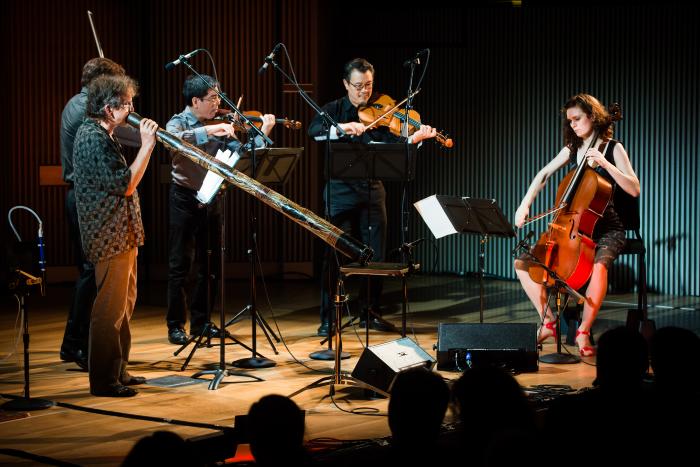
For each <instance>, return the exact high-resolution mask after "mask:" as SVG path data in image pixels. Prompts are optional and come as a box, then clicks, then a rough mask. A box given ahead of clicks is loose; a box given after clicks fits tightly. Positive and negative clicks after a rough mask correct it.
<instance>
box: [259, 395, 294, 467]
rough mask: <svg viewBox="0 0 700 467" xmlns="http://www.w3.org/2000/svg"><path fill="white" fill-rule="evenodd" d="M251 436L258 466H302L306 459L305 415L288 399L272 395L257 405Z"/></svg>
mask: <svg viewBox="0 0 700 467" xmlns="http://www.w3.org/2000/svg"><path fill="white" fill-rule="evenodd" d="M248 435H249V437H250V450H251V452H252V453H253V456H254V457H255V462H256V464H257V465H261V466H265V465H299V464H300V463H301V462H302V460H303V459H304V457H305V450H304V413H303V412H302V411H301V410H299V407H298V406H297V405H296V404H295V403H294V401H292V400H291V399H290V398H288V397H285V396H280V395H276V394H272V395H269V396H265V397H263V398H262V399H260V400H259V401H258V402H256V403H254V404H253V405H252V406H251V407H250V410H249V411H248Z"/></svg>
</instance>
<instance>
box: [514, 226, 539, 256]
mask: <svg viewBox="0 0 700 467" xmlns="http://www.w3.org/2000/svg"><path fill="white" fill-rule="evenodd" d="M534 235H535V232H533V231H532V230H531V231H529V232H528V233H527V235H525V238H523V239H522V240H520V241H519V242H518V244H517V245H515V248H513V251H511V252H510V254H511V255H513V256H515V253H517V252H518V250H519V249H521V248H523V247H525V246H529V245H530V244H529V243H528V242H529V241H530V239H531V238H532V237H533V236H534Z"/></svg>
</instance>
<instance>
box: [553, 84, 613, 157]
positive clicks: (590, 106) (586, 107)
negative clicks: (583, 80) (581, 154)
mask: <svg viewBox="0 0 700 467" xmlns="http://www.w3.org/2000/svg"><path fill="white" fill-rule="evenodd" d="M572 107H578V108H579V109H581V110H582V111H583V112H584V113H585V114H586V115H588V118H590V119H591V120H593V126H594V128H595V129H596V130H597V131H598V136H599V137H600V138H602V139H603V140H609V139H610V138H612V137H613V130H614V128H613V120H612V117H611V116H610V112H608V109H606V108H605V106H604V105H603V104H601V103H600V101H599V100H598V99H596V98H595V97H593V96H591V95H590V94H576V95H575V96H572V97H570V98H569V100H568V101H566V104H564V107H563V108H562V109H561V113H562V115H563V130H564V144H565V145H566V146H567V147H568V148H570V149H571V150H572V151H576V150H578V148H580V147H581V145H582V144H583V140H582V139H581V138H579V137H578V136H576V133H574V130H573V129H572V128H571V125H570V124H569V121H568V120H567V119H566V111H567V110H568V109H571V108H572Z"/></svg>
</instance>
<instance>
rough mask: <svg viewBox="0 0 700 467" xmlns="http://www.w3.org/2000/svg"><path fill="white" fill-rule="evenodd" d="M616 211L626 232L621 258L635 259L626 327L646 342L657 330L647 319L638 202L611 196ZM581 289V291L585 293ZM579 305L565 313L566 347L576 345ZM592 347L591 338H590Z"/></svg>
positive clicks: (620, 195) (618, 192)
mask: <svg viewBox="0 0 700 467" xmlns="http://www.w3.org/2000/svg"><path fill="white" fill-rule="evenodd" d="M613 202H614V204H615V210H616V211H617V213H618V215H619V216H620V220H621V221H622V224H623V225H624V227H625V231H626V232H627V243H626V244H625V248H624V249H623V250H622V252H620V255H636V256H637V308H630V309H628V310H627V322H626V325H627V327H629V328H630V329H636V330H638V331H639V332H641V333H642V335H643V336H644V337H645V338H647V340H648V339H650V338H651V335H652V334H653V333H654V331H655V330H656V325H655V324H654V321H652V320H650V319H649V316H648V313H647V269H646V253H647V250H646V247H645V246H644V240H643V239H642V235H641V233H640V226H641V222H640V215H639V198H638V197H637V198H634V197H632V196H630V195H628V194H627V193H626V192H624V191H623V190H621V189H617V190H615V193H614V195H613ZM585 287H586V286H584V290H585ZM582 311H583V306H582V305H578V304H576V305H574V306H573V308H572V307H569V308H567V309H566V310H565V311H564V316H565V321H566V323H567V338H566V344H567V345H574V344H575V335H576V329H577V328H578V326H579V324H580V322H581V312H582ZM591 342H592V343H593V335H592V334H591Z"/></svg>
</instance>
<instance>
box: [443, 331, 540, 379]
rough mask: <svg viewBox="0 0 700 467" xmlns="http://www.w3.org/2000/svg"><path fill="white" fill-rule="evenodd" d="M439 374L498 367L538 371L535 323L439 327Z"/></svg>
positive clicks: (519, 370)
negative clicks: (447, 371)
mask: <svg viewBox="0 0 700 467" xmlns="http://www.w3.org/2000/svg"><path fill="white" fill-rule="evenodd" d="M437 349H438V351H437V367H438V370H450V371H464V370H466V369H468V368H475V367H483V366H499V367H502V368H505V369H508V370H512V371H516V372H528V371H537V368H538V354H537V324H535V323H439V324H438V343H437Z"/></svg>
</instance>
